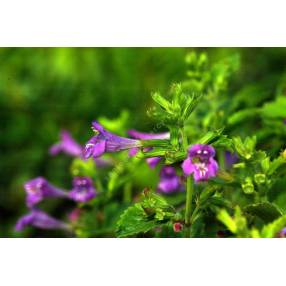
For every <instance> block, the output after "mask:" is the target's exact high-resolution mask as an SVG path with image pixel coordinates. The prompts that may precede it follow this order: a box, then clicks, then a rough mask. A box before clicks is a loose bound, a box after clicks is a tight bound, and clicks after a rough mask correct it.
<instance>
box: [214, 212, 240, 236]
mask: <svg viewBox="0 0 286 286" xmlns="http://www.w3.org/2000/svg"><path fill="white" fill-rule="evenodd" d="M217 218H218V220H219V221H221V222H222V223H223V224H224V225H225V226H226V227H227V228H228V229H229V230H230V231H231V232H232V233H236V232H237V226H236V223H235V221H234V219H233V218H232V217H231V216H230V215H229V214H228V212H227V211H226V210H225V209H222V210H220V211H219V213H218V214H217Z"/></svg>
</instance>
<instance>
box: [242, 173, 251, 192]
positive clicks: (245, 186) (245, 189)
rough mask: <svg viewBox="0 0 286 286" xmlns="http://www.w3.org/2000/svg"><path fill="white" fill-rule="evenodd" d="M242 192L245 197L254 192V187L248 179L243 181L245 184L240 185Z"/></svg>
mask: <svg viewBox="0 0 286 286" xmlns="http://www.w3.org/2000/svg"><path fill="white" fill-rule="evenodd" d="M241 186H242V189H243V192H244V193H245V194H247V195H249V194H252V193H253V192H254V186H253V183H252V180H251V178H250V177H248V178H246V179H245V183H244V184H242V185H241Z"/></svg>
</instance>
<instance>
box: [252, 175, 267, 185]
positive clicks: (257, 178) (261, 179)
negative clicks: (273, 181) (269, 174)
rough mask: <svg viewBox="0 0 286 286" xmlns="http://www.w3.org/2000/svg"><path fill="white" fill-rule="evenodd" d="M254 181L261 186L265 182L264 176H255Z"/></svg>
mask: <svg viewBox="0 0 286 286" xmlns="http://www.w3.org/2000/svg"><path fill="white" fill-rule="evenodd" d="M254 181H255V183H256V184H258V185H262V184H264V183H265V182H266V176H265V175H264V174H255V175H254Z"/></svg>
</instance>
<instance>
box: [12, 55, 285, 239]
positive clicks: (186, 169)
mask: <svg viewBox="0 0 286 286" xmlns="http://www.w3.org/2000/svg"><path fill="white" fill-rule="evenodd" d="M239 62H240V59H239V56H238V55H233V56H230V57H228V58H225V59H223V60H221V61H218V62H215V63H213V64H210V63H209V61H208V57H207V55H206V54H205V53H202V54H196V53H194V52H192V53H190V54H188V55H187V57H186V63H187V66H188V72H187V76H186V79H184V80H183V81H182V82H181V83H176V84H172V85H171V88H170V90H169V92H168V94H165V95H162V94H161V93H160V92H155V93H153V94H152V98H153V100H154V105H153V106H152V108H151V109H150V110H148V114H149V115H150V116H151V117H152V119H153V121H154V122H155V124H154V127H153V128H152V130H151V132H150V133H144V132H140V131H137V130H134V129H129V130H128V127H130V123H132V120H134V118H132V117H131V115H130V114H129V113H128V112H126V111H123V112H122V113H121V114H120V116H119V117H118V118H116V119H113V120H109V119H106V118H99V119H98V121H93V122H92V131H93V136H91V138H90V140H89V141H88V142H87V143H86V144H85V146H81V145H80V144H78V143H77V142H76V141H75V140H74V139H73V138H72V137H71V135H70V134H69V133H68V132H67V131H62V133H61V140H60V142H58V143H56V144H54V145H53V146H52V147H51V149H50V153H51V155H57V154H59V153H65V154H68V155H70V156H72V157H73V158H74V159H73V162H72V166H71V173H72V176H73V180H72V187H71V188H70V189H69V190H63V189H62V188H58V187H56V186H53V185H52V184H50V183H49V182H48V181H47V180H46V179H45V178H42V177H38V178H35V179H32V180H30V181H29V182H27V183H25V185H24V189H25V191H26V205H27V207H28V209H29V213H28V214H27V215H24V216H23V217H22V218H20V219H19V221H18V222H17V224H16V230H17V231H24V230H25V231H27V228H26V227H27V226H33V227H37V228H42V229H62V230H63V231H64V232H66V234H67V236H78V237H114V236H116V237H187V238H188V237H284V236H285V234H286V229H284V228H285V226H286V190H285V188H284V189H283V182H284V181H283V179H284V177H285V173H286V172H285V163H286V151H283V150H284V149H285V145H284V146H283V140H285V134H286V125H285V122H284V120H285V118H286V97H285V96H283V95H282V94H281V90H283V89H282V88H281V87H279V88H278V89H277V94H276V95H275V96H274V100H273V97H272V100H271V101H267V102H255V103H254V101H253V100H249V94H248V92H245V89H242V91H239V92H237V93H236V94H235V95H233V94H231V92H230V91H229V82H230V81H231V79H232V78H233V77H234V76H235V73H236V71H237V70H238V69H239ZM246 90H248V89H247V88H246ZM258 121H259V124H260V125H259V129H258V130H256V131H255V135H253V134H252V133H251V132H253V130H255V129H256V128H257V126H256V124H257V122H258ZM131 127H132V126H131ZM274 138H276V141H275V140H274ZM269 146H272V149H271V150H269V148H270V147H269ZM263 147H265V149H262V148H263ZM259 148H260V149H262V150H259ZM270 155H271V156H270ZM49 198H50V199H66V200H70V201H71V202H73V203H72V204H74V207H73V208H72V209H71V210H70V212H69V214H68V215H67V217H66V218H65V220H63V219H62V220H60V219H56V218H54V217H53V216H51V215H49V214H47V213H46V212H45V211H43V210H42V209H43V208H44V207H45V201H46V200H47V199H49Z"/></svg>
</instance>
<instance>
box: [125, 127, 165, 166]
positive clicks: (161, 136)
mask: <svg viewBox="0 0 286 286" xmlns="http://www.w3.org/2000/svg"><path fill="white" fill-rule="evenodd" d="M128 134H129V135H130V136H131V137H133V138H135V139H140V140H152V139H162V140H163V139H170V133H169V132H165V133H157V134H154V133H142V132H138V131H136V130H129V131H128ZM151 150H152V148H145V150H144V151H145V152H148V151H151ZM138 151H139V149H138V148H132V149H131V150H130V151H129V156H131V157H132V156H135V155H136V154H137V153H138ZM160 160H161V157H151V158H148V159H146V162H147V163H148V165H149V166H150V168H152V169H153V168H155V167H156V166H157V165H158V163H159V162H160Z"/></svg>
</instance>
